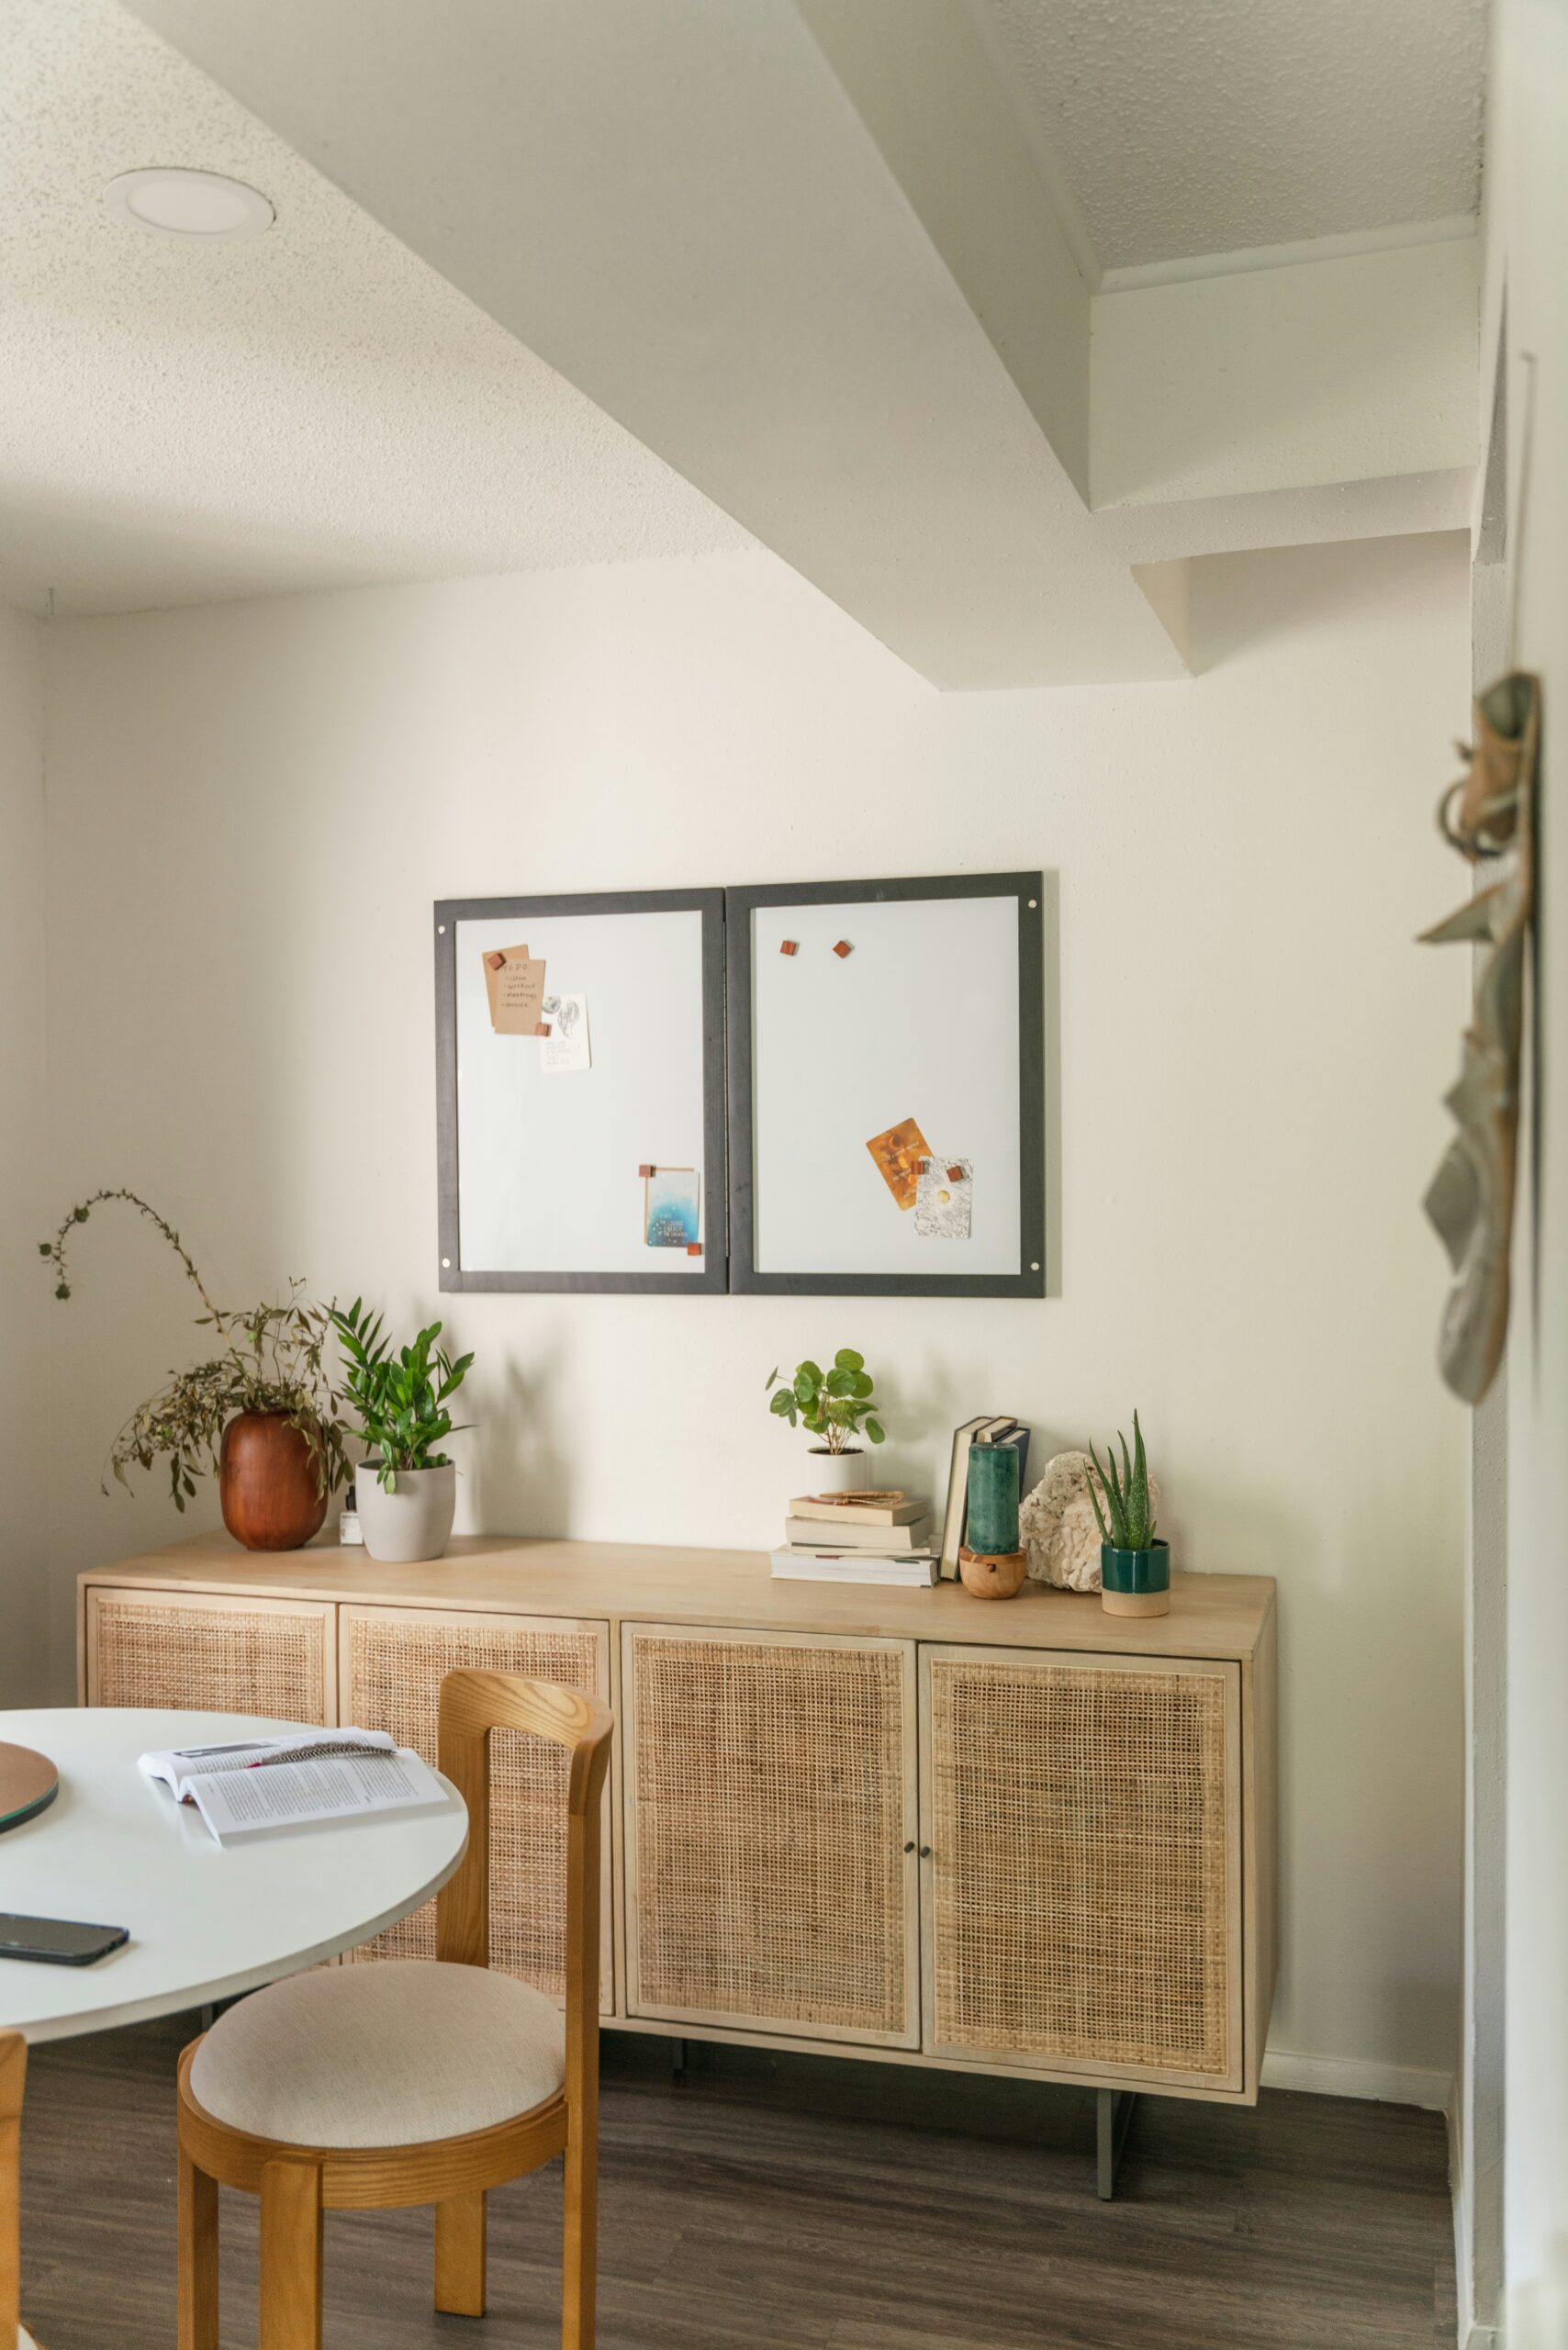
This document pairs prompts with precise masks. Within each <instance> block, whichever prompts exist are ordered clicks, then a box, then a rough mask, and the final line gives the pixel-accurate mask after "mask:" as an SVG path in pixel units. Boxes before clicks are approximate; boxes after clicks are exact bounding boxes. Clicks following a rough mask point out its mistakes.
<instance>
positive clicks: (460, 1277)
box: [436, 899, 725, 1288]
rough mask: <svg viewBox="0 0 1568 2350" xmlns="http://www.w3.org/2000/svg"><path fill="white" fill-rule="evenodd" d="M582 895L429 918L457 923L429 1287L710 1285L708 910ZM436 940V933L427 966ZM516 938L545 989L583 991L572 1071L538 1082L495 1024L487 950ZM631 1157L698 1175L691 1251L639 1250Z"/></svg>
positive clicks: (716, 1184) (532, 1047)
mask: <svg viewBox="0 0 1568 2350" xmlns="http://www.w3.org/2000/svg"><path fill="white" fill-rule="evenodd" d="M540 902H543V903H544V904H546V905H547V906H549V907H550V908H551V910H550V911H546V912H540V911H538V906H539V903H540ZM579 902H580V903H582V904H583V905H584V907H585V908H586V909H591V910H585V911H582V912H577V911H560V910H558V909H562V908H565V907H569V906H570V905H571V903H572V901H562V900H557V901H534V902H533V904H532V905H530V906H528V907H527V910H526V911H520V910H518V906H521V903H522V901H518V906H513V905H508V906H506V907H505V909H504V910H503V911H496V909H495V906H494V905H493V904H483V903H480V904H475V905H471V906H468V907H463V908H458V907H450V906H449V907H445V908H443V907H438V908H437V909H436V912H437V915H438V918H439V917H440V916H442V914H443V913H450V914H454V915H456V916H457V918H456V919H454V921H452V922H451V923H450V925H448V927H450V930H451V933H452V936H453V945H452V947H451V949H450V960H449V961H448V962H447V963H446V965H445V971H446V986H447V989H448V990H449V992H450V1000H451V1013H450V1019H451V1028H452V1043H451V1046H450V1052H451V1060H452V1066H451V1067H450V1068H449V1069H443V1071H442V1086H443V1093H444V1095H445V1096H446V1099H445V1101H444V1102H443V1129H444V1128H450V1132H448V1131H445V1130H443V1134H442V1155H443V1165H442V1191H443V1201H442V1251H443V1256H442V1281H443V1283H444V1284H445V1285H447V1286H451V1287H460V1286H465V1285H470V1284H471V1285H473V1286H476V1287H477V1286H498V1287H510V1286H515V1287H555V1286H561V1287H570V1286H582V1287H598V1286H622V1285H635V1286H638V1287H642V1286H662V1285H664V1284H665V1283H666V1282H669V1281H676V1282H678V1283H679V1284H680V1285H682V1286H683V1287H687V1288H691V1287H695V1286H698V1285H701V1286H704V1287H711V1286H715V1285H716V1286H718V1287H721V1288H722V1286H723V1280H724V1269H723V1241H722V1235H723V1230H724V1220H725V1201H724V1165H723V1150H722V1120H721V1098H720V1096H719V1094H718V1092H717V1091H716V1089H717V1088H718V1086H719V1085H720V1084H721V1083H722V1077H721V1073H720V1071H719V1070H718V1069H717V1067H716V1066H715V1067H713V1068H711V1069H710V1068H708V1067H707V1066H706V1063H707V1061H708V1060H709V1059H711V1060H712V1061H713V1062H714V1063H715V1064H716V1063H717V1059H718V1033H719V1031H718V1024H717V1022H716V1020H715V1018H714V1016H713V1004H712V1002H711V997H712V993H713V989H714V985H715V984H716V979H717V969H718V957H719V935H720V934H719V929H718V923H719V915H718V913H717V911H716V905H715V908H714V910H711V911H710V912H704V909H703V907H702V906H701V905H700V904H698V903H694V902H693V901H692V900H691V899H688V900H687V901H685V902H684V903H682V904H678V905H676V906H661V905H657V904H653V905H650V904H649V903H648V902H647V901H642V902H641V903H635V902H634V903H633V904H631V905H629V906H627V907H625V908H624V909H616V908H614V907H613V905H612V904H610V903H609V902H608V901H579ZM710 924H711V925H713V927H712V929H711V932H710V931H709V929H708V925H710ZM705 943H706V944H707V945H708V946H709V950H710V951H709V957H708V964H709V966H710V968H707V969H705V954H704V949H705ZM445 945H446V930H445V929H444V928H441V927H440V926H439V923H438V938H437V955H438V967H440V965H441V962H442V953H443V949H444V948H445ZM516 946H527V948H528V950H529V953H530V956H531V957H532V958H534V959H535V960H538V959H540V958H543V962H544V965H545V988H546V992H547V993H548V994H550V995H556V994H567V995H579V996H581V997H582V998H583V999H584V1004H585V1009H586V1015H587V1025H588V1052H589V1065H588V1067H587V1068H586V1069H562V1070H559V1071H556V1072H554V1073H550V1072H548V1071H547V1070H546V1069H545V1067H544V1040H543V1039H541V1038H538V1037H535V1036H532V1035H504V1034H498V1033H497V1031H496V1029H495V1028H494V1026H493V1025H492V1023H491V1018H490V1011H489V1002H488V997H487V990H486V983H485V965H484V959H483V958H484V957H485V955H486V954H487V952H489V951H491V950H493V949H496V948H505V947H516ZM705 980H706V981H707V983H708V984H707V985H706V986H705ZM445 1016H446V1015H445V1013H443V1012H438V1017H441V1018H444V1017H445ZM557 1025H558V1023H557ZM453 1096H454V1099H453V1098H452V1097H453ZM453 1146H454V1147H453ZM644 1165H652V1166H655V1167H660V1168H693V1169H697V1171H698V1174H699V1177H700V1195H699V1199H700V1212H699V1225H698V1232H699V1237H700V1240H701V1241H702V1244H703V1255H702V1257H701V1258H700V1259H693V1258H692V1257H690V1256H689V1254H688V1253H687V1251H686V1249H685V1248H653V1247H650V1246H649V1245H648V1244H647V1241H646V1239H645V1237H644V1184H643V1181H642V1180H641V1179H640V1177H639V1175H638V1171H637V1170H638V1169H639V1167H640V1166H644ZM449 1191H450V1192H454V1203H453V1204H449V1202H448V1199H447V1197H446V1196H445V1195H446V1194H447V1193H448V1192H449ZM711 1233H716V1234H717V1236H718V1239H717V1248H716V1250H715V1251H713V1252H712V1253H711V1252H710V1240H709V1236H710V1234H711ZM454 1251H455V1256H456V1261H455V1262H449V1261H448V1260H449V1259H452V1258H453V1257H454ZM714 1257H716V1262H714V1261H713V1259H714ZM490 1277H495V1278H494V1279H491V1278H490Z"/></svg>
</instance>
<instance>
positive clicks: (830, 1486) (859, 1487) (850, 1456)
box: [805, 1444, 871, 1494]
mask: <svg viewBox="0 0 1568 2350" xmlns="http://www.w3.org/2000/svg"><path fill="white" fill-rule="evenodd" d="M806 1464H807V1465H806V1483H805V1491H806V1492H807V1493H808V1494H861V1493H864V1492H865V1491H866V1489H867V1487H868V1485H869V1484H870V1483H871V1468H870V1462H869V1460H868V1457H867V1455H866V1454H865V1453H864V1452H863V1451H862V1450H861V1449H860V1448H859V1447H858V1446H857V1447H856V1449H854V1450H853V1451H852V1452H830V1451H829V1450H828V1449H827V1447H826V1445H825V1444H813V1445H812V1449H811V1450H810V1451H809V1452H808V1453H807V1455H806Z"/></svg>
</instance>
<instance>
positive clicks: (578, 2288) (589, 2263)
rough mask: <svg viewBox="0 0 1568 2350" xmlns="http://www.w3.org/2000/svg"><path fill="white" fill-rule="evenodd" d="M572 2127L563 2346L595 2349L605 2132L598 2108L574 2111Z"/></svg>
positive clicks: (563, 2348) (568, 2142)
mask: <svg viewBox="0 0 1568 2350" xmlns="http://www.w3.org/2000/svg"><path fill="white" fill-rule="evenodd" d="M569 2129H570V2133H571V2134H570V2135H569V2137H568V2138H567V2140H566V2243H565V2245H564V2247H563V2258H562V2273H561V2350H594V2317H595V2305H596V2299H597V2293H598V2284H599V2274H598V2264H599V2130H598V2116H597V2114H596V2113H595V2112H594V2110H593V2109H592V2107H591V2106H590V2107H589V2108H588V2110H587V2111H586V2112H584V2111H583V2110H582V2109H574V2111H573V2112H572V2114H571V2117H570V2122H569Z"/></svg>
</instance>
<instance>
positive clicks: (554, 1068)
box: [539, 995, 593, 1077]
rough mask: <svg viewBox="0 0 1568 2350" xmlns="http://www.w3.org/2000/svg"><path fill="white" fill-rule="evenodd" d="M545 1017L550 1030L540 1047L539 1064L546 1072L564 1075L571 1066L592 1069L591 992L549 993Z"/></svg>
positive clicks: (549, 1075) (550, 1074)
mask: <svg viewBox="0 0 1568 2350" xmlns="http://www.w3.org/2000/svg"><path fill="white" fill-rule="evenodd" d="M544 1017H545V1019H546V1020H547V1021H548V1022H549V1024H550V1034H549V1035H548V1036H546V1037H545V1039H544V1042H543V1044H542V1045H541V1046H540V1047H539V1066H540V1069H542V1071H543V1074H544V1075H545V1076H546V1077H560V1076H562V1075H564V1074H565V1073H566V1071H567V1070H568V1069H591V1068H592V1067H593V1055H592V1052H591V1051H590V1050H589V1047H588V998H587V996H586V995H547V996H546V997H545V999H544Z"/></svg>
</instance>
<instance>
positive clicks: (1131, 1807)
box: [920, 1647, 1242, 2091]
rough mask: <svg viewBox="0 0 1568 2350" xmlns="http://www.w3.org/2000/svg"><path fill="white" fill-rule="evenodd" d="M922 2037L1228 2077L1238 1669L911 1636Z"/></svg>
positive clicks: (1069, 2072) (1236, 1904)
mask: <svg viewBox="0 0 1568 2350" xmlns="http://www.w3.org/2000/svg"><path fill="white" fill-rule="evenodd" d="M920 1672H921V1796H922V1832H921V1841H922V1843H923V1844H924V1845H926V1846H928V1847H929V1848H930V1850H929V1857H928V1858H927V1859H926V1860H925V1861H924V1863H923V1865H924V1884H923V1887H922V1910H923V1928H924V1962H923V1963H924V1984H925V1991H924V2048H925V2052H926V2053H927V2054H928V2055H932V2056H942V2057H950V2058H954V2059H958V2060H967V2061H968V2062H969V2063H976V2062H983V2063H984V2064H985V2065H987V2067H988V2068H989V2067H991V2065H997V2066H1002V2065H1018V2066H1020V2067H1022V2068H1025V2069H1028V2070H1032V2071H1038V2072H1050V2073H1055V2074H1058V2075H1060V2076H1067V2077H1070V2078H1101V2079H1104V2080H1106V2081H1113V2082H1114V2081H1116V2080H1123V2079H1125V2080H1127V2081H1129V2082H1131V2081H1142V2082H1144V2083H1146V2084H1148V2085H1149V2086H1154V2085H1157V2084H1163V2085H1165V2086H1167V2087H1193V2088H1208V2089H1212V2090H1216V2091H1225V2090H1227V2089H1239V2088H1240V2087H1241V2086H1242V2071H1241V2067H1242V2038H1241V1994H1242V1967H1241V1801H1240V1776H1239V1773H1240V1762H1239V1754H1240V1702H1241V1697H1240V1674H1239V1670H1238V1667H1237V1666H1236V1665H1235V1664H1231V1663H1224V1662H1204V1661H1202V1660H1200V1661H1197V1662H1189V1661H1187V1660H1184V1659H1167V1658H1161V1657H1147V1658H1140V1659H1139V1660H1137V1662H1136V1663H1132V1664H1129V1663H1128V1662H1126V1660H1125V1659H1116V1658H1113V1657H1108V1656H1095V1655H1075V1654H1070V1653H1067V1652H1059V1653H1047V1652H1043V1651H1021V1650H1012V1651H1006V1652H1004V1653H1003V1652H999V1651H996V1650H994V1649H960V1648H939V1647H933V1648H924V1649H923V1650H922V1651H921V1665H920Z"/></svg>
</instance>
